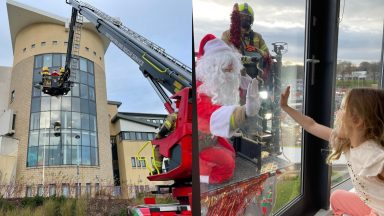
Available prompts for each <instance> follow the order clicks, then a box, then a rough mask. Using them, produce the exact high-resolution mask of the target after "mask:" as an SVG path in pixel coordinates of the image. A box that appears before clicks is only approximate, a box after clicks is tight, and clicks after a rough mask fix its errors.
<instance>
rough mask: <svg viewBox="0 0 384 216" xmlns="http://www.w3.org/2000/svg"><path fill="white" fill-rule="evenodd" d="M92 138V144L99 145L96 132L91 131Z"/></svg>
mask: <svg viewBox="0 0 384 216" xmlns="http://www.w3.org/2000/svg"><path fill="white" fill-rule="evenodd" d="M89 137H90V140H91V146H93V147H97V137H96V133H94V132H91V133H90V135H89Z"/></svg>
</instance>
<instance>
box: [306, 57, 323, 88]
mask: <svg viewBox="0 0 384 216" xmlns="http://www.w3.org/2000/svg"><path fill="white" fill-rule="evenodd" d="M305 62H306V63H311V65H312V68H311V85H314V84H315V64H317V63H320V60H319V59H315V56H314V55H313V56H312V58H311V59H306V60H305Z"/></svg>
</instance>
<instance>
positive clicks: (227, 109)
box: [209, 105, 237, 138]
mask: <svg viewBox="0 0 384 216" xmlns="http://www.w3.org/2000/svg"><path fill="white" fill-rule="evenodd" d="M236 107H237V105H232V106H222V107H220V108H219V109H217V110H216V111H215V112H213V113H212V116H211V121H210V122H209V127H210V130H211V133H212V134H213V135H215V136H221V137H225V138H229V137H231V136H232V135H233V132H234V131H233V130H231V125H230V121H231V115H232V113H233V111H234V110H235V109H236Z"/></svg>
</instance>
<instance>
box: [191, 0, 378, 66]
mask: <svg viewBox="0 0 384 216" xmlns="http://www.w3.org/2000/svg"><path fill="white" fill-rule="evenodd" d="M235 2H238V3H243V2H244V1H233V0H193V16H194V21H193V22H194V34H195V41H194V44H195V47H196V48H195V49H197V48H198V45H199V43H200V40H201V38H202V37H203V36H204V35H205V34H207V33H212V34H215V35H216V36H217V37H221V34H222V32H223V31H224V30H226V29H229V25H230V13H231V11H232V7H233V4H234V3H235ZM305 2H306V1H305V0H290V1H286V0H274V1H269V0H250V1H247V3H248V4H249V5H250V6H251V7H252V8H253V10H254V12H255V21H254V24H253V29H254V30H255V31H257V32H259V33H261V34H262V36H263V38H264V40H265V42H266V44H267V46H268V48H269V49H270V50H271V49H272V48H273V47H272V45H271V43H273V42H277V41H284V42H287V43H288V53H286V54H285V55H284V56H283V61H284V63H285V64H289V63H298V64H303V62H304V60H303V59H304V37H305V32H304V27H305V7H306V5H305ZM343 6H344V1H343V0H341V10H342V8H343ZM213 11H214V12H213ZM383 11H384V2H383V0H370V1H361V0H345V6H344V13H343V14H342V11H341V12H340V14H342V15H340V16H343V18H342V21H341V23H340V30H339V50H338V59H342V60H346V61H352V62H353V63H359V62H361V61H370V62H371V61H375V62H378V61H380V52H381V40H382V32H383V29H382V28H383V18H384V13H383Z"/></svg>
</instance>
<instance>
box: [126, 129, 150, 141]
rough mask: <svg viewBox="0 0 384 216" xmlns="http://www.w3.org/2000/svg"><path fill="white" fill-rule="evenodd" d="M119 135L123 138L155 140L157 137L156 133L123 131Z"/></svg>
mask: <svg viewBox="0 0 384 216" xmlns="http://www.w3.org/2000/svg"><path fill="white" fill-rule="evenodd" d="M119 135H120V139H121V140H153V139H155V136H156V133H151V132H134V131H122V132H120V134H119Z"/></svg>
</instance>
